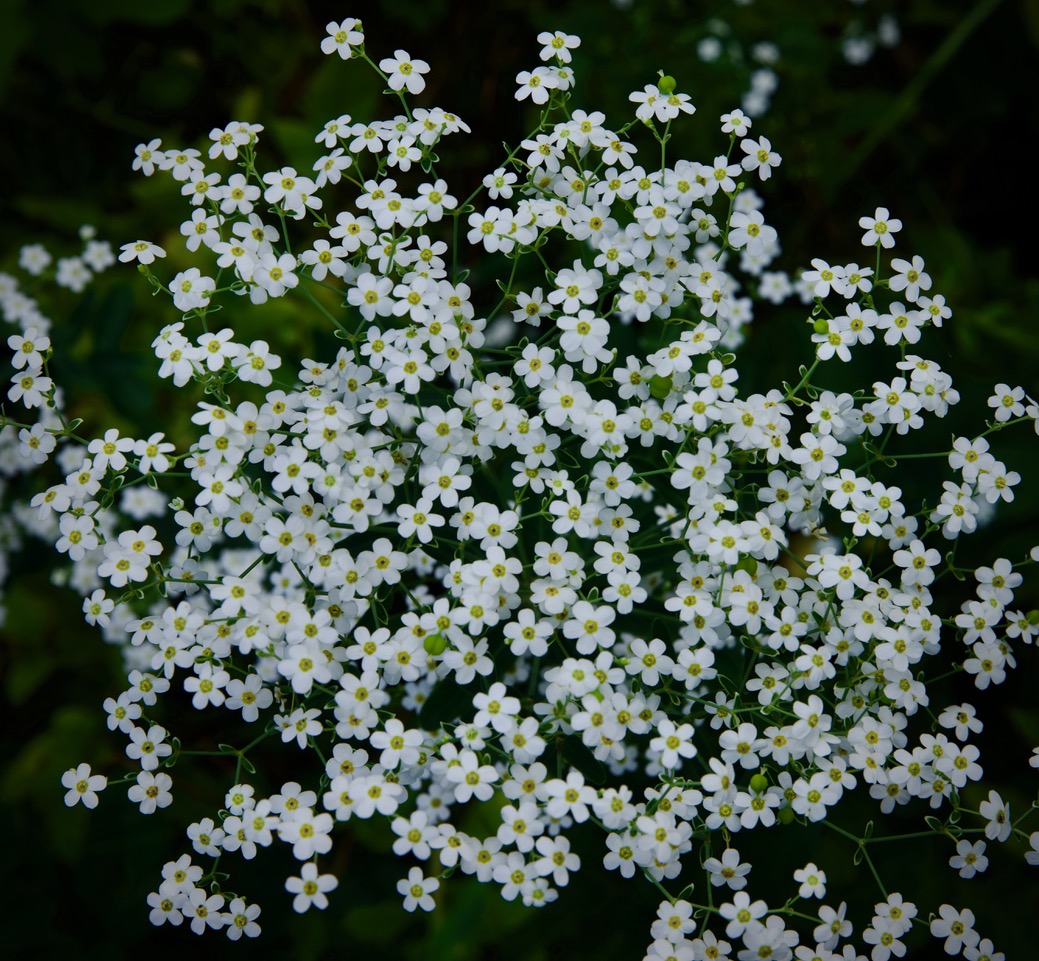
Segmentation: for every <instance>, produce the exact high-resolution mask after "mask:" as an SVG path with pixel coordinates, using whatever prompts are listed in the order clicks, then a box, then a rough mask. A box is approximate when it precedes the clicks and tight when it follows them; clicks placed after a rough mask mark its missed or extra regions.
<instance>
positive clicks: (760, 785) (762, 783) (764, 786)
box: [750, 774, 768, 794]
mask: <svg viewBox="0 0 1039 961" xmlns="http://www.w3.org/2000/svg"><path fill="white" fill-rule="evenodd" d="M750 789H751V790H752V791H753V792H754V793H755V794H764V793H765V791H766V790H768V778H767V777H765V775H764V774H755V775H754V777H752V778H751V779H750Z"/></svg>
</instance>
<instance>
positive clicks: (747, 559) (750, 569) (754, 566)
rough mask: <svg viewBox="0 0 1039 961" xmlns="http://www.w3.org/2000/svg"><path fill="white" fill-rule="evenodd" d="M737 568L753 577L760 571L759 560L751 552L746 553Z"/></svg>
mask: <svg viewBox="0 0 1039 961" xmlns="http://www.w3.org/2000/svg"><path fill="white" fill-rule="evenodd" d="M736 570H738V571H746V572H747V573H748V574H750V576H751V577H753V576H754V575H755V574H757V572H758V562H757V561H756V560H755V559H754V558H753V557H751V556H750V555H749V554H744V555H743V556H742V557H741V558H740V559H739V563H737V565H736Z"/></svg>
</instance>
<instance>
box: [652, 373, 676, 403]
mask: <svg viewBox="0 0 1039 961" xmlns="http://www.w3.org/2000/svg"><path fill="white" fill-rule="evenodd" d="M672 383H674V382H673V380H672V379H671V377H670V376H667V377H661V376H660V375H659V374H654V375H653V376H652V377H650V379H649V393H650V395H651V396H653V397H656V399H657V400H663V399H664V398H665V397H667V395H668V394H670V393H671V385H672Z"/></svg>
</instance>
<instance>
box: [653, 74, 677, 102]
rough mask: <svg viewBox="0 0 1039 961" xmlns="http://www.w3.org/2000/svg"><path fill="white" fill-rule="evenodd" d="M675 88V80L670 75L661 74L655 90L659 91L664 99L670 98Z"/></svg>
mask: <svg viewBox="0 0 1039 961" xmlns="http://www.w3.org/2000/svg"><path fill="white" fill-rule="evenodd" d="M676 86H677V84H676V81H675V78H674V77H672V76H671V74H669V73H667V74H661V75H660V79H659V80H658V81H657V90H659V91H660V92H661V93H662V94H663V95H664V96H665V97H670V96H671V94H673V93H674V92H675V87H676Z"/></svg>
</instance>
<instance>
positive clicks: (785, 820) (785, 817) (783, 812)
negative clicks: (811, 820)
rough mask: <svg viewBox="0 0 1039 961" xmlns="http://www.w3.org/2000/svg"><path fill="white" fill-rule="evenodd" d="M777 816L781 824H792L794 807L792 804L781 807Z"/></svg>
mask: <svg viewBox="0 0 1039 961" xmlns="http://www.w3.org/2000/svg"><path fill="white" fill-rule="evenodd" d="M776 817H777V818H779V823H780V824H792V823H793V820H794V809H793V808H792V807H790V806H787V807H785V808H780V809H779V811H778V812H777V813H776Z"/></svg>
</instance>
